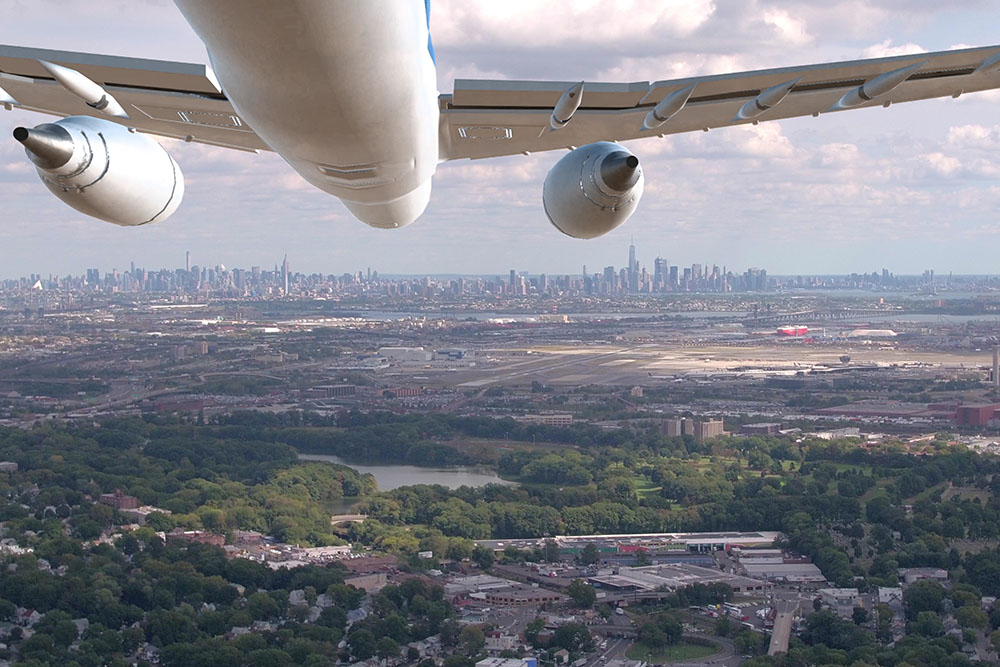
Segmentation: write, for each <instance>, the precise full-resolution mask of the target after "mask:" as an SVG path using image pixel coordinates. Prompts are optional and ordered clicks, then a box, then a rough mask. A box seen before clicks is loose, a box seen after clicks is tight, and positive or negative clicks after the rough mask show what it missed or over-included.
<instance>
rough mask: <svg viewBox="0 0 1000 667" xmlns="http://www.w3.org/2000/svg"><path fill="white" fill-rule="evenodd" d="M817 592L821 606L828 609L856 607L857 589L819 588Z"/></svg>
mask: <svg viewBox="0 0 1000 667" xmlns="http://www.w3.org/2000/svg"><path fill="white" fill-rule="evenodd" d="M817 592H818V593H819V597H820V599H821V600H823V604H825V605H828V606H830V607H856V606H857V603H858V589H857V588H821V589H819V591H817Z"/></svg>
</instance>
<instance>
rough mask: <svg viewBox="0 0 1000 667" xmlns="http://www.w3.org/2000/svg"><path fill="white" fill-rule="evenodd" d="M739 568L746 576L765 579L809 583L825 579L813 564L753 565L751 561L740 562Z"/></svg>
mask: <svg viewBox="0 0 1000 667" xmlns="http://www.w3.org/2000/svg"><path fill="white" fill-rule="evenodd" d="M740 566H741V567H742V568H743V569H744V570H745V571H746V573H747V575H748V576H751V577H760V578H767V579H780V578H786V579H797V580H803V581H805V580H809V581H823V580H824V579H825V577H824V576H823V573H822V572H821V571H820V569H819V568H818V567H816V565H815V564H813V563H761V564H754V563H753V562H752V561H741V562H740Z"/></svg>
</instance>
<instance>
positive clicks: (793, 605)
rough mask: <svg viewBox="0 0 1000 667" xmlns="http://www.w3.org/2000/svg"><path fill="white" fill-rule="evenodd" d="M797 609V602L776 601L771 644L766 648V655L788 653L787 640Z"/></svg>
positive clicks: (790, 633)
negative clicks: (776, 606)
mask: <svg viewBox="0 0 1000 667" xmlns="http://www.w3.org/2000/svg"><path fill="white" fill-rule="evenodd" d="M798 610H799V604H798V603H797V602H794V601H791V600H781V601H780V602H778V608H777V610H776V611H777V615H776V616H775V617H774V629H773V630H771V644H770V645H769V646H768V648H767V654H768V655H777V654H779V653H788V640H789V639H790V638H791V635H792V620H793V619H794V618H795V614H796V613H797V612H798Z"/></svg>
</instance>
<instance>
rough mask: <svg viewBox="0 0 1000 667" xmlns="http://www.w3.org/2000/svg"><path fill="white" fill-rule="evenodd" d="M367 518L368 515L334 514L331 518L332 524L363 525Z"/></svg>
mask: <svg viewBox="0 0 1000 667" xmlns="http://www.w3.org/2000/svg"><path fill="white" fill-rule="evenodd" d="M367 518H368V515H367V514H334V515H333V516H331V517H330V524H331V525H333V524H338V523H361V522H363V521H364V520H365V519H367Z"/></svg>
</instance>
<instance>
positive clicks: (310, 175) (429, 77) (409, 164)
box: [174, 0, 438, 228]
mask: <svg viewBox="0 0 1000 667" xmlns="http://www.w3.org/2000/svg"><path fill="white" fill-rule="evenodd" d="M174 1H175V4H176V5H177V7H178V8H179V9H180V10H181V12H182V13H183V15H184V17H185V19H187V21H188V23H189V24H191V27H192V28H193V29H194V31H195V32H196V33H197V34H198V36H199V37H200V38H201V39H202V41H203V42H204V43H205V46H206V48H207V49H208V53H209V57H210V59H211V62H212V67H213V69H214V70H215V73H216V75H217V77H218V79H219V81H220V83H221V84H222V87H223V89H224V91H225V93H226V95H227V97H228V98H229V99H230V101H231V102H232V104H233V107H234V108H235V109H236V111H237V112H238V113H239V114H240V116H242V118H243V119H244V120H245V121H246V122H247V123H248V124H249V125H250V126H251V127H253V129H254V131H255V132H256V133H257V134H258V135H259V136H260V137H261V138H262V139H263V140H264V141H265V142H266V143H267V144H268V145H269V146H270V147H271V148H273V149H274V150H275V151H276V152H277V153H278V154H279V155H281V156H282V157H283V158H284V159H285V160H286V161H287V162H288V163H289V164H290V165H291V166H292V168H293V169H295V171H296V172H298V173H299V174H300V175H301V176H302V177H303V178H304V179H305V180H306V181H308V182H309V183H311V184H312V185H314V186H316V187H317V188H319V189H320V190H323V191H325V192H328V193H330V194H333V195H335V196H337V197H339V198H340V199H341V200H342V201H343V202H344V204H345V205H346V206H347V208H348V209H349V210H350V211H351V213H352V214H353V215H355V216H356V217H358V218H359V219H361V220H363V221H364V222H366V223H368V224H370V225H373V226H376V227H386V228H393V227H401V226H403V225H406V224H408V223H410V222H412V221H413V220H415V219H416V218H417V217H418V216H420V214H421V213H423V211H424V208H425V207H426V206H427V203H428V201H429V199H430V192H431V178H432V176H433V175H434V171H435V169H436V167H437V163H438V92H437V82H436V72H435V65H434V57H433V50H432V49H431V46H430V36H429V28H428V11H429V2H428V3H427V4H424V3H416V2H400V1H399V0H280V2H275V0H212V1H211V2H205V0H174Z"/></svg>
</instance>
